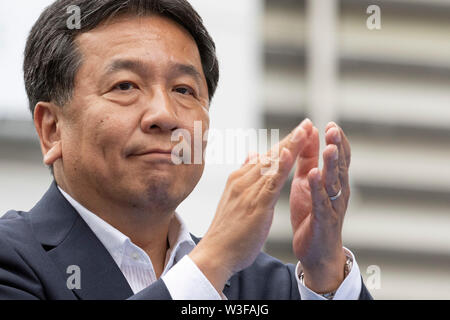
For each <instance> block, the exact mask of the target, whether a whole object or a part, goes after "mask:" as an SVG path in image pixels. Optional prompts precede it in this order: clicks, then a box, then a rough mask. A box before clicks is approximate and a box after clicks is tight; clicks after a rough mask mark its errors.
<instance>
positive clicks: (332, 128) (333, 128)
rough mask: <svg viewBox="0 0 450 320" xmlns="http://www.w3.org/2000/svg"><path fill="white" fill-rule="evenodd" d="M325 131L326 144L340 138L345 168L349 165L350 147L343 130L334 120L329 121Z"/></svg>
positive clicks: (335, 141)
mask: <svg viewBox="0 0 450 320" xmlns="http://www.w3.org/2000/svg"><path fill="white" fill-rule="evenodd" d="M325 132H326V133H327V134H326V137H327V144H329V143H335V144H337V142H338V140H340V144H341V145H342V148H343V151H344V155H345V163H346V165H347V168H348V167H350V161H351V148H350V142H349V141H348V138H347V136H346V135H345V133H344V130H342V128H341V127H339V126H338V125H337V124H336V123H335V122H330V123H329V124H328V125H327V127H326V128H325Z"/></svg>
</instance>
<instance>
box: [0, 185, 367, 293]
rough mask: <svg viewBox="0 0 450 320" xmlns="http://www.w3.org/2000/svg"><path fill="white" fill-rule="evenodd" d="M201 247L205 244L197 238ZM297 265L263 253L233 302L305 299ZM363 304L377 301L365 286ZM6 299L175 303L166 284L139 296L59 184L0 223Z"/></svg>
mask: <svg viewBox="0 0 450 320" xmlns="http://www.w3.org/2000/svg"><path fill="white" fill-rule="evenodd" d="M193 239H194V241H195V242H196V243H198V241H199V239H197V238H195V237H193ZM73 265H75V266H78V267H80V271H81V273H80V274H81V277H80V279H81V289H69V288H68V286H67V280H68V278H69V277H70V276H71V274H72V273H67V272H68V267H69V266H73ZM294 268H295V267H294V265H291V264H288V265H286V264H284V263H282V262H281V261H279V260H277V259H275V258H273V257H270V256H268V255H266V254H264V253H261V254H260V255H259V256H258V258H257V259H256V260H255V262H254V263H253V265H251V266H250V267H249V268H247V269H245V270H243V271H241V272H238V273H236V274H235V275H233V277H231V279H230V280H229V281H228V283H227V285H226V286H225V289H224V294H225V295H226V296H227V298H228V299H230V300H240V299H251V300H260V299H261V300H266V299H269V300H277V299H282V300H288V299H300V294H299V291H298V287H297V282H296V279H295V275H294ZM360 298H361V299H371V296H370V294H369V292H368V291H367V289H366V287H365V286H364V284H363V285H362V290H361V294H360ZM0 299H41V300H47V299H49V300H74V299H89V300H96V299H102V300H105V299H108V300H109V299H114V300H115V299H117V300H119V299H120V300H123V299H139V300H143V299H148V300H150V299H159V300H161V299H162V300H169V299H171V296H170V293H169V291H168V290H167V287H166V286H165V284H164V282H163V281H162V280H161V279H159V280H158V281H157V282H155V283H154V284H152V285H151V286H149V287H148V288H146V289H144V290H142V291H141V292H139V293H138V294H136V295H133V292H132V290H131V288H130V286H129V285H128V282H127V280H126V279H125V277H124V276H123V274H122V272H121V271H120V269H119V267H118V266H117V264H116V263H115V262H114V260H113V258H112V257H111V255H110V254H109V252H108V251H107V250H106V248H105V247H104V246H103V244H102V243H101V242H100V240H98V238H97V237H96V236H95V234H94V233H93V232H92V230H91V229H90V228H89V227H88V225H87V224H86V223H85V222H84V220H83V219H82V218H81V216H80V215H79V214H78V212H77V211H76V210H75V209H74V208H73V207H72V206H71V205H70V204H69V202H67V200H66V199H65V198H64V196H63V195H62V194H61V193H60V191H59V190H58V188H57V186H56V183H53V184H52V185H51V186H50V189H49V190H48V191H47V193H46V194H45V195H44V196H43V198H42V199H41V200H40V201H39V202H38V203H37V204H36V206H35V207H34V208H33V209H31V211H30V212H18V211H9V212H7V213H6V214H5V215H4V216H3V217H2V218H1V219H0Z"/></svg>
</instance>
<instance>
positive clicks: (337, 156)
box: [333, 148, 339, 160]
mask: <svg viewBox="0 0 450 320" xmlns="http://www.w3.org/2000/svg"><path fill="white" fill-rule="evenodd" d="M333 159H334V160H338V159H339V151H338V148H336V149H335V150H334V153H333Z"/></svg>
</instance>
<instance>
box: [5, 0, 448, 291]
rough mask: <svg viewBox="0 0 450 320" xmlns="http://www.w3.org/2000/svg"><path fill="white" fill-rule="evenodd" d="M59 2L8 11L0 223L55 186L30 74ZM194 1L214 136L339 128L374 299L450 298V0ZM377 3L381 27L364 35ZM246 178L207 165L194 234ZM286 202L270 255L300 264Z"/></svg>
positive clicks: (355, 236)
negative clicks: (205, 51) (208, 65)
mask: <svg viewBox="0 0 450 320" xmlns="http://www.w3.org/2000/svg"><path fill="white" fill-rule="evenodd" d="M49 3H51V1H50V0H33V1H30V0H17V1H15V2H11V1H8V2H6V1H0V70H2V77H0V214H2V213H4V212H6V211H7V210H9V209H13V208H14V209H18V210H29V209H30V208H31V207H32V206H33V205H34V203H35V202H36V201H38V200H39V199H40V197H41V196H42V194H43V193H44V192H45V191H46V189H47V188H48V186H49V185H50V183H51V181H52V179H51V176H50V173H49V171H48V169H47V168H45V166H44V165H43V164H42V156H41V152H40V148H39V144H38V142H37V138H36V135H35V132H34V127H33V124H32V122H31V116H30V115H29V114H28V111H27V108H28V107H27V100H26V96H25V92H24V88H23V80H22V71H21V64H22V58H23V57H22V52H23V49H24V46H25V39H26V36H27V33H28V32H29V30H30V29H31V26H32V24H33V23H34V21H35V20H36V19H37V17H38V15H39V14H40V12H41V11H42V9H43V8H44V7H45V6H46V5H48V4H49ZM191 3H192V4H193V5H194V7H195V8H196V9H197V10H198V11H199V13H200V14H201V15H202V17H203V18H204V20H205V24H206V26H207V28H208V29H209V30H210V32H211V34H212V36H213V38H214V39H215V41H216V44H217V48H218V56H219V59H220V61H221V72H222V76H221V83H220V86H219V89H218V92H217V96H216V97H215V100H214V102H213V105H212V109H211V124H212V127H214V128H216V129H219V130H221V129H222V130H224V129H227V128H274V129H280V131H281V136H282V135H284V134H285V133H287V132H288V131H289V130H290V129H292V128H293V127H295V125H296V124H297V123H299V122H300V121H302V120H303V119H304V118H305V117H309V118H311V119H312V120H313V121H314V122H315V123H316V124H317V125H318V126H319V128H320V129H323V127H324V126H325V124H326V123H327V122H328V121H331V120H334V121H336V122H337V123H339V124H340V125H341V126H342V127H343V128H344V130H345V131H346V133H347V135H348V137H349V139H350V142H351V144H352V152H353V157H352V167H351V183H352V198H351V204H350V208H349V211H348V212H347V216H346V223H345V226H344V244H345V246H346V247H347V248H349V249H350V250H352V251H353V252H354V253H355V255H356V258H357V261H358V263H359V266H360V269H361V273H362V276H363V277H364V278H365V280H366V281H367V284H368V286H369V289H370V291H371V292H372V294H373V296H374V297H375V298H378V299H450V166H449V163H450V41H449V40H450V19H449V17H450V0H373V1H365V0H341V1H337V0H336V1H335V0H309V1H307V0H304V1H302V0H245V1H240V0H227V1H218V0H214V1H211V0H193V1H191ZM370 5H377V6H378V7H379V8H380V9H381V25H380V26H381V29H374V30H371V29H370V28H369V27H368V25H367V20H368V19H370V17H371V15H372V14H371V13H367V9H368V7H369V6H370ZM242 160H243V159H242ZM237 167H239V163H236V164H233V165H207V167H206V170H205V174H204V176H203V178H202V180H201V182H200V184H199V185H198V187H197V189H196V190H195V191H194V193H193V194H192V195H191V196H190V197H189V198H188V199H187V200H186V201H185V202H184V203H183V204H182V205H181V206H180V208H179V209H178V211H179V212H180V213H181V215H182V217H183V218H184V219H185V221H186V222H187V223H188V225H189V227H190V228H191V230H192V231H193V233H196V234H197V235H199V236H201V235H202V234H203V233H204V232H205V231H206V230H207V228H208V225H209V223H210V221H211V219H212V217H213V215H214V212H215V208H216V206H217V203H218V201H219V199H220V196H221V193H222V191H223V188H224V186H225V181H226V179H227V176H228V174H229V173H230V172H231V171H232V170H234V169H236V168H237ZM288 199H289V186H286V188H285V190H284V191H283V194H282V196H281V199H280V201H279V203H278V205H277V208H276V214H275V219H274V223H273V227H272V230H271V233H270V236H269V239H268V241H267V243H266V246H265V250H266V251H267V252H268V253H270V254H272V255H274V256H276V257H278V258H280V259H281V260H283V261H285V262H295V258H294V257H293V255H292V253H291V236H292V233H291V227H290V221H289V206H288ZM373 270H375V272H376V274H373V273H372V272H373ZM377 271H379V273H377ZM374 276H376V277H374ZM374 279H375V280H379V281H373V280H374Z"/></svg>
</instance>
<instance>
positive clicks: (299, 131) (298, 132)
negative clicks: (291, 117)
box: [291, 127, 305, 143]
mask: <svg viewBox="0 0 450 320" xmlns="http://www.w3.org/2000/svg"><path fill="white" fill-rule="evenodd" d="M304 133H305V131H304V130H303V128H302V127H297V128H296V129H295V130H294V132H293V133H292V137H291V142H294V143H295V142H299V141H300V140H301V139H302V137H303V135H304Z"/></svg>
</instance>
